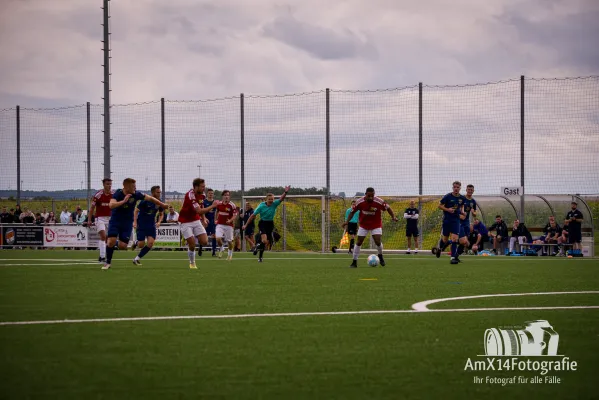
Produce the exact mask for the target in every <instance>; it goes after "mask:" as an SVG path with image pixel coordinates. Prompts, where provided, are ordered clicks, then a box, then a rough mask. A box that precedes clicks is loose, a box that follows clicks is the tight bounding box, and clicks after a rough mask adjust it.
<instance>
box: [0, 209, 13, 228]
mask: <svg viewBox="0 0 599 400" xmlns="http://www.w3.org/2000/svg"><path fill="white" fill-rule="evenodd" d="M14 218H15V217H14V216H13V215H12V214H11V213H9V212H8V209H7V208H6V207H2V214H0V223H2V224H12V223H13V222H14V220H15V219H14Z"/></svg>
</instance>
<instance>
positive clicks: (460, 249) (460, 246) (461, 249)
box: [458, 244, 464, 256]
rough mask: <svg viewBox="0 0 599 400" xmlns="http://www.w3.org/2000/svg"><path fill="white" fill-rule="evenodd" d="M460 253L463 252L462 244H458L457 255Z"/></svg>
mask: <svg viewBox="0 0 599 400" xmlns="http://www.w3.org/2000/svg"><path fill="white" fill-rule="evenodd" d="M462 253H464V245H462V244H460V245H459V246H458V256H459V255H462Z"/></svg>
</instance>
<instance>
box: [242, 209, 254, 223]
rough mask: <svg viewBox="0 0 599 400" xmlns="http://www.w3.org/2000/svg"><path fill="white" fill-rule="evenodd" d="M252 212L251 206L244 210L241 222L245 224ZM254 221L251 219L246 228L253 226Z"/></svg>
mask: <svg viewBox="0 0 599 400" xmlns="http://www.w3.org/2000/svg"><path fill="white" fill-rule="evenodd" d="M252 214H254V209H253V208H250V209H249V210H245V212H244V213H243V223H244V224H247V222H248V220H249V219H250V217H251V216H252ZM254 221H255V219H253V220H252V222H251V223H250V224H249V225H248V228H250V227H251V228H253V227H254Z"/></svg>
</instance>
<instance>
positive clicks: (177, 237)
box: [154, 225, 181, 247]
mask: <svg viewBox="0 0 599 400" xmlns="http://www.w3.org/2000/svg"><path fill="white" fill-rule="evenodd" d="M154 246H158V247H179V246H181V229H179V225H164V226H161V227H160V228H158V229H156V241H155V242H154Z"/></svg>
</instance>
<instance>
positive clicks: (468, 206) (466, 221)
mask: <svg viewBox="0 0 599 400" xmlns="http://www.w3.org/2000/svg"><path fill="white" fill-rule="evenodd" d="M473 194H474V185H472V184H470V185H468V186H466V196H464V213H465V214H461V215H460V229H461V231H460V239H461V240H460V243H459V245H458V252H457V255H456V259H457V260H458V262H460V258H459V257H460V255H462V253H463V252H464V250H465V249H467V248H468V247H470V242H469V240H468V239H469V237H470V213H471V212H472V216H473V217H474V218H476V213H477V204H476V200H474V197H472V195H473ZM462 238H465V239H462ZM464 241H465V244H463V243H464Z"/></svg>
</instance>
